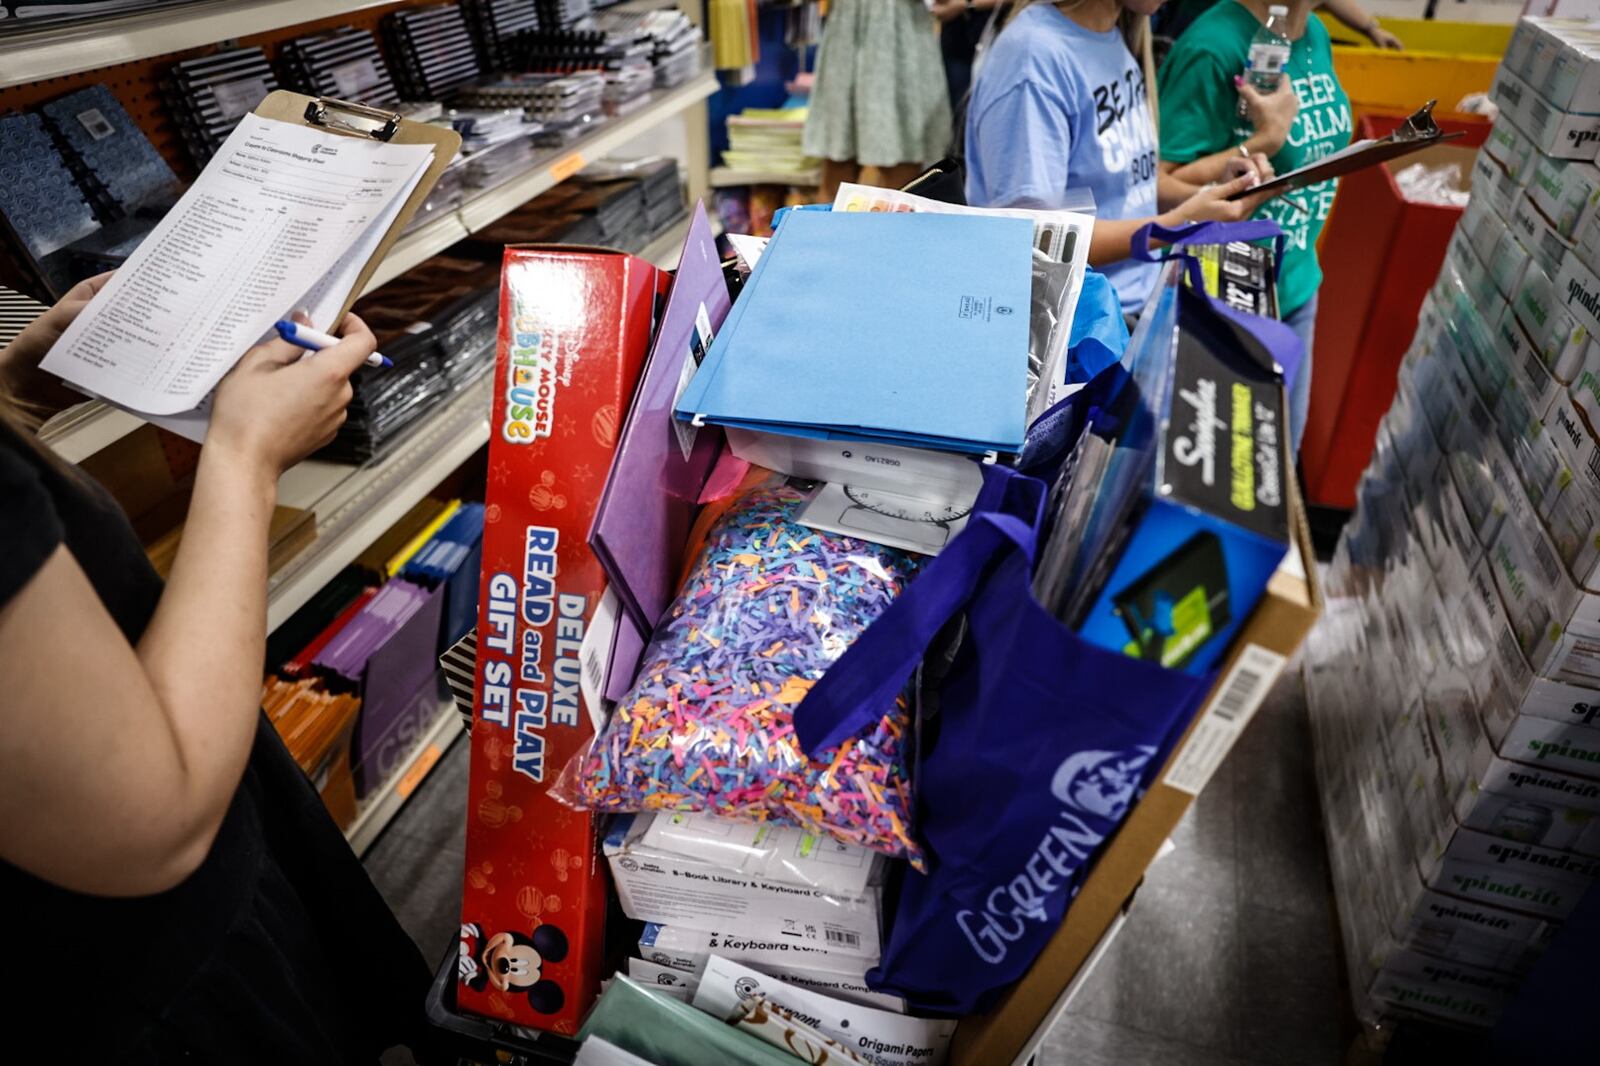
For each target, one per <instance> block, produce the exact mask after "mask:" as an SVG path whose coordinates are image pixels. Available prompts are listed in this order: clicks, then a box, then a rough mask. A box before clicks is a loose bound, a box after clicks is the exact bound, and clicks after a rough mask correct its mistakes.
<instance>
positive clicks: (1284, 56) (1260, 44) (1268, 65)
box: [1239, 4, 1291, 116]
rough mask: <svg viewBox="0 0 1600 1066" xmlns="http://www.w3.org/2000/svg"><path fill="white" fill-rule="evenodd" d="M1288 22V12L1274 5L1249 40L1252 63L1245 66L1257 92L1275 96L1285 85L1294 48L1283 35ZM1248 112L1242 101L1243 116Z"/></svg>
mask: <svg viewBox="0 0 1600 1066" xmlns="http://www.w3.org/2000/svg"><path fill="white" fill-rule="evenodd" d="M1288 22H1289V9H1288V8H1287V7H1283V6H1282V5H1280V4H1273V5H1272V6H1271V7H1269V8H1267V21H1266V24H1265V25H1263V26H1262V27H1261V28H1260V29H1259V30H1257V31H1256V35H1255V36H1254V37H1252V38H1250V59H1249V61H1248V62H1247V64H1246V66H1245V72H1244V76H1245V77H1246V78H1248V79H1250V84H1251V85H1252V86H1254V87H1255V89H1256V91H1257V92H1260V93H1270V92H1274V91H1275V90H1276V89H1277V88H1278V85H1279V84H1280V83H1281V82H1282V81H1283V68H1284V67H1286V66H1287V65H1288V64H1289V49H1290V47H1291V46H1290V42H1289V38H1288V36H1286V35H1285V34H1284V27H1285V26H1286V25H1287V24H1288ZM1248 111H1249V109H1248V108H1246V107H1245V103H1244V98H1243V97H1240V99H1239V114H1240V116H1244V115H1245V114H1247V113H1248Z"/></svg>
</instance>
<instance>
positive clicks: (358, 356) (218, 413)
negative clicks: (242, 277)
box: [201, 315, 378, 488]
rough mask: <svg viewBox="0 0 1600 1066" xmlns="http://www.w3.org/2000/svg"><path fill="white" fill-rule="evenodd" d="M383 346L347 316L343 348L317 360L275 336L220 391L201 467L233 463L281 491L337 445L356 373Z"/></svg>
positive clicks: (342, 327)
mask: <svg viewBox="0 0 1600 1066" xmlns="http://www.w3.org/2000/svg"><path fill="white" fill-rule="evenodd" d="M377 347H378V342H377V339H376V338H374V337H373V335H372V331H371V330H369V329H368V328H367V326H366V323H364V322H362V321H361V319H360V317H359V316H357V315H346V316H345V319H344V321H343V322H341V323H340V324H339V341H338V343H337V344H335V345H334V346H333V347H331V348H329V349H327V350H326V351H323V352H322V353H321V354H320V355H318V356H317V357H316V358H315V359H307V358H306V357H305V355H306V351H305V348H304V347H303V346H301V345H296V344H290V343H288V342H287V341H284V340H282V339H280V338H278V337H276V336H274V337H273V338H272V339H271V340H269V341H267V342H266V343H264V344H258V345H256V346H255V347H254V348H251V349H250V350H249V351H248V352H245V353H244V356H243V357H242V358H241V359H240V360H239V362H238V363H237V364H235V365H234V368H233V369H232V370H231V371H229V373H228V375H227V376H226V377H224V378H223V379H222V382H221V383H220V384H219V385H218V386H217V391H216V395H215V398H214V400H213V402H212V406H211V423H210V425H209V426H208V427H207V428H206V442H205V449H204V451H203V452H202V459H201V461H202V462H210V463H213V464H215V463H228V464H230V465H234V466H237V467H238V474H239V476H241V477H250V478H256V479H258V480H259V481H260V482H261V483H262V485H263V487H264V488H270V487H271V486H273V485H275V484H276V481H277V478H278V476H279V475H280V474H282V473H283V471H285V470H287V469H288V468H289V467H291V466H293V465H294V464H295V463H297V462H299V461H300V460H302V459H304V458H305V457H306V456H308V455H310V454H311V453H312V452H314V451H316V450H317V449H318V448H321V447H323V446H324V445H326V444H327V443H328V442H329V441H331V440H333V438H334V437H335V435H336V434H337V433H338V431H339V427H340V426H341V425H343V424H344V420H345V408H346V407H347V406H348V405H349V403H350V399H351V396H352V395H353V392H352V388H351V385H350V375H351V374H353V373H355V371H356V370H357V369H359V368H360V367H361V366H363V365H365V364H366V361H367V357H368V356H370V355H371V354H372V353H373V352H374V351H376V350H377ZM207 457H209V458H207Z"/></svg>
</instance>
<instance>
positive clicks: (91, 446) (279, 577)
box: [0, 0, 718, 853]
mask: <svg viewBox="0 0 1600 1066" xmlns="http://www.w3.org/2000/svg"><path fill="white" fill-rule="evenodd" d="M675 5H676V6H679V7H681V8H682V9H683V10H684V11H685V12H686V13H687V14H688V15H689V17H690V18H691V19H692V20H693V21H695V22H696V23H700V22H701V21H702V18H703V11H702V7H701V4H700V3H699V2H698V0H628V2H627V4H626V5H625V9H627V10H640V11H642V10H648V9H652V8H663V7H671V6H675ZM392 6H393V4H392V2H391V0H195V2H193V3H188V4H181V5H174V6H170V7H164V8H161V9H158V10H155V11H139V12H130V13H127V14H123V15H108V16H105V17H101V18H97V19H95V20H93V21H87V22H81V23H77V24H58V25H55V26H48V25H47V26H39V27H26V28H18V27H15V26H7V27H6V32H4V33H0V90H6V89H16V90H18V91H20V92H23V93H26V92H27V91H28V90H27V87H29V86H33V85H36V84H38V83H43V82H47V81H49V80H51V79H66V81H67V83H69V84H70V83H71V82H73V81H74V80H77V81H80V82H81V81H82V80H85V79H87V78H92V77H94V76H95V75H94V74H93V73H91V72H99V71H102V70H104V71H107V74H105V75H104V77H106V79H107V80H112V79H113V78H122V79H127V78H129V77H130V76H136V77H144V78H147V79H148V77H149V74H148V71H149V70H150V69H152V67H153V66H159V65H160V64H161V63H162V62H163V59H162V57H166V56H168V55H169V54H171V53H179V52H183V51H185V50H191V49H198V48H204V47H206V46H209V45H213V44H219V43H222V42H225V41H234V40H238V39H241V38H249V37H251V36H253V35H272V34H275V33H279V32H280V31H284V32H292V31H293V28H294V27H297V26H299V25H300V24H302V23H310V22H317V23H319V24H326V23H328V22H329V21H331V20H334V19H338V18H340V17H346V18H351V19H353V20H357V21H364V22H365V23H368V24H371V23H373V22H374V21H375V19H376V18H377V17H378V16H379V15H381V14H382V13H383V12H382V11H381V10H378V9H382V8H386V7H392ZM113 68H114V70H115V72H116V73H115V74H112V73H111V71H112V69H113ZM703 68H704V69H703V70H702V72H701V73H700V74H698V75H696V76H695V77H694V78H693V79H691V80H690V81H688V82H686V83H685V84H683V85H680V86H677V87H675V88H672V89H666V90H658V91H657V92H655V93H653V94H652V96H651V98H650V99H649V100H648V102H646V103H645V104H643V105H642V106H640V107H639V108H637V109H636V110H634V111H632V112H630V113H628V114H627V115H624V116H621V117H618V118H614V119H609V120H604V121H601V122H597V123H596V124H595V126H594V128H593V129H592V130H591V131H590V132H589V133H588V134H586V135H585V136H583V137H581V138H579V139H578V140H577V141H575V142H574V143H573V144H571V145H567V146H565V147H562V148H559V149H550V150H546V151H542V152H540V153H538V154H537V155H535V157H534V158H533V159H532V161H531V162H530V163H529V165H528V166H527V168H526V169H524V170H523V171H521V172H520V173H519V174H517V175H516V176H514V177H512V178H511V179H509V180H507V181H504V182H502V183H500V184H499V185H496V186H495V187H493V188H489V189H484V190H481V191H478V192H476V193H474V194H473V195H470V196H468V197H467V198H466V199H464V200H463V201H462V202H461V203H460V204H459V205H457V206H456V207H454V208H451V209H449V210H446V211H443V212H441V213H439V214H438V215H436V216H434V217H432V218H429V219H427V220H426V221H424V222H422V223H420V224H418V225H417V226H416V227H415V228H414V229H413V230H412V231H411V232H409V233H407V234H405V235H404V236H403V237H402V238H401V239H400V240H399V241H397V242H396V244H395V245H394V247H393V248H392V249H391V250H390V252H389V254H388V255H387V256H386V257H385V259H384V261H383V262H382V263H381V264H380V266H379V268H378V270H377V271H376V272H375V274H374V276H373V277H372V279H371V280H370V282H369V283H368V285H367V291H370V290H372V289H374V288H376V287H378V286H380V285H383V284H384V283H386V282H388V281H391V280H393V279H395V278H397V277H399V276H400V275H402V274H404V273H405V272H406V271H408V270H410V269H412V268H413V267H415V266H417V265H418V264H420V263H422V262H423V261H424V260H426V259H428V258H430V257H431V256H434V255H437V254H438V253H440V252H442V251H444V250H445V249H447V248H449V247H450V246H451V245H453V244H455V243H456V242H457V241H459V240H461V239H462V238H464V237H467V236H469V235H470V234H472V233H474V232H476V231H478V230H481V229H482V228H484V227H485V226H488V225H489V224H490V223H492V222H494V221H495V220H497V219H499V218H501V217H502V216H504V215H506V214H507V213H508V212H511V211H513V210H515V209H517V208H518V207H521V206H522V205H523V204H525V203H527V202H528V201H530V200H532V199H534V198H535V197H537V196H539V195H541V194H542V193H544V192H546V191H548V190H549V189H551V188H553V187H554V186H556V185H557V184H559V183H561V182H563V181H565V180H567V179H568V178H570V177H571V176H572V175H573V174H575V173H577V171H579V170H580V169H582V168H583V166H584V165H585V164H587V163H588V162H591V161H593V160H596V159H600V158H603V157H604V156H606V155H608V154H610V153H612V152H615V151H617V150H618V149H621V148H623V147H624V146H625V145H627V144H628V143H629V142H632V141H634V140H636V139H638V138H640V137H642V136H644V135H647V134H650V133H651V132H652V131H655V130H657V129H659V128H662V127H664V126H666V124H668V123H681V129H682V137H681V139H679V140H678V141H676V142H675V143H676V144H678V145H679V147H677V148H673V149H670V150H671V151H672V152H673V154H680V153H681V155H680V159H681V160H682V163H683V165H684V167H685V169H686V170H687V182H688V189H689V195H690V199H691V202H693V200H694V199H695V198H698V197H701V196H703V195H704V194H705V190H706V189H707V188H708V187H709V180H708V176H707V175H708V172H707V163H706V161H707V159H708V157H709V147H708V136H709V135H708V130H707V128H706V115H705V103H704V101H705V100H706V98H707V97H709V96H711V95H712V94H713V93H715V92H716V91H717V87H718V82H717V79H716V75H715V74H714V73H713V72H712V71H711V69H710V61H709V49H707V58H706V61H705V62H704V64H703ZM141 72H143V73H141ZM118 84H119V85H127V84H133V83H132V82H127V81H120V82H118ZM63 91H65V90H63ZM25 106H32V104H31V103H27V102H25ZM652 150H655V151H659V150H661V149H659V148H655V149H652ZM687 229H688V220H687V218H685V220H684V221H682V222H680V223H678V224H677V225H674V226H672V227H670V228H669V230H668V231H666V232H664V233H662V234H660V235H658V236H657V237H656V238H655V239H654V240H652V241H651V242H650V243H649V245H648V246H646V248H645V249H644V257H645V258H647V259H649V260H651V261H652V262H655V263H657V264H660V265H663V266H668V267H671V266H674V265H676V259H677V254H678V248H679V247H680V246H681V244H682V242H683V239H684V235H685V233H686V232H687ZM491 378H492V375H488V374H485V375H484V376H483V377H481V378H479V379H478V380H477V381H476V382H474V383H472V384H471V385H469V386H467V387H466V388H464V389H462V390H461V391H460V392H458V393H457V394H456V395H455V396H453V397H452V398H450V399H449V400H447V401H445V402H443V403H441V404H439V405H438V407H437V409H435V410H433V411H431V412H430V413H429V414H428V415H427V416H426V417H425V418H424V419H422V420H420V421H419V422H418V424H417V425H415V426H414V427H412V428H411V429H410V431H409V432H407V433H406V435H405V437H404V438H403V439H402V440H400V441H398V442H396V443H395V444H393V445H392V446H391V447H390V448H389V449H388V450H387V451H386V453H385V454H384V455H383V456H381V457H380V458H378V459H376V460H374V461H372V462H369V463H366V464H362V465H359V466H356V465H349V464H341V463H328V462H321V461H307V462H304V463H301V464H299V465H298V466H296V467H295V468H293V469H292V470H290V471H288V472H287V473H285V474H284V476H283V478H282V479H281V480H280V482H279V500H280V502H281V503H283V504H285V505H287V506H291V507H299V508H306V509H310V510H311V511H313V512H314V513H315V515H316V522H317V536H316V539H315V540H314V541H313V542H312V543H311V544H309V545H308V546H307V547H306V548H305V549H304V550H303V551H301V552H300V553H299V554H298V555H297V556H295V557H294V558H293V559H292V560H290V561H289V562H288V563H287V564H286V565H285V566H284V567H283V568H282V569H280V570H279V571H278V572H277V573H275V574H274V575H273V576H272V578H271V579H270V581H269V583H268V607H267V621H268V626H269V629H276V628H277V627H278V626H279V625H281V624H282V623H283V622H284V621H285V620H286V619H287V618H288V617H289V616H290V615H291V614H293V613H294V612H295V611H296V610H297V609H298V608H300V607H301V606H302V605H304V604H305V603H306V602H307V601H308V600H309V599H310V598H311V597H312V596H313V595H315V594H316V592H317V591H318V590H319V589H320V588H321V587H322V586H323V585H324V584H326V583H327V581H328V580H329V579H331V578H332V577H333V576H334V575H335V574H337V573H338V572H339V571H340V570H342V569H343V568H344V567H346V566H348V565H349V564H350V563H351V562H352V561H353V560H354V559H355V558H356V557H357V556H358V555H360V554H361V552H362V551H363V550H365V549H366V548H367V547H368V546H369V545H370V544H371V543H372V542H373V541H374V540H376V539H377V538H378V537H379V536H380V535H381V534H382V533H383V532H384V531H385V530H386V529H388V528H389V527H390V526H391V525H392V524H393V523H394V522H395V521H396V520H398V519H399V518H400V517H401V516H402V515H404V514H405V513H406V511H408V510H409V509H410V508H411V507H412V506H413V505H415V504H416V503H417V502H418V501H419V500H421V499H422V498H423V497H424V496H425V495H427V494H428V493H429V492H431V491H433V490H434V489H435V488H436V487H437V486H438V485H439V484H440V482H441V481H443V480H444V479H445V478H447V477H448V476H449V475H450V474H451V473H452V472H454V471H455V470H456V469H457V468H458V467H460V466H461V465H462V464H463V463H466V462H468V461H470V460H472V458H473V457H474V456H475V455H477V454H480V453H481V449H482V448H483V446H484V445H485V444H486V443H487V442H488V439H489V424H488V414H489V407H490V391H491ZM141 424H142V421H141V420H140V419H139V418H137V417H136V416H134V415H130V414H128V413H126V412H124V411H120V410H118V409H116V408H112V407H109V406H107V405H105V404H101V403H98V402H89V403H85V404H80V405H78V406H77V407H75V408H73V409H71V410H69V411H67V412H64V413H63V414H62V415H60V416H58V417H57V418H56V419H54V420H52V422H51V423H50V424H49V425H47V426H46V427H45V429H44V430H43V431H42V433H41V437H42V438H43V439H44V441H45V442H46V443H47V444H48V445H49V446H50V447H51V448H52V449H53V450H54V451H55V452H56V454H57V455H58V456H60V457H61V458H62V459H64V460H66V461H68V462H72V463H77V462H81V461H82V460H84V459H86V458H88V457H89V456H91V455H94V454H95V453H96V452H99V451H101V450H103V449H105V448H109V447H115V446H116V444H117V442H118V441H120V440H121V439H122V438H123V437H125V436H127V435H128V434H129V433H131V432H132V431H133V430H135V429H137V428H138V427H139V426H140V425H141ZM460 731H461V723H460V719H459V717H458V715H457V712H456V710H455V707H454V705H453V704H452V703H450V702H449V701H448V700H447V701H444V702H442V703H441V704H440V707H439V712H438V714H437V715H436V716H435V717H434V719H433V721H432V722H431V723H430V724H429V725H428V726H427V728H426V729H424V730H423V732H422V734H421V735H420V736H419V737H418V738H417V741H416V745H415V747H414V748H413V750H412V751H411V752H410V753H409V754H408V755H407V757H406V758H405V759H403V760H402V761H401V766H400V767H399V769H397V770H396V772H395V773H394V775H393V776H392V777H391V779H390V780H388V781H386V782H384V783H383V785H382V786H381V787H379V788H378V789H377V790H376V791H375V792H374V793H373V795H372V796H370V797H369V798H368V799H367V800H366V801H365V802H364V803H363V804H362V806H361V808H360V811H359V813H358V815H357V817H356V820H355V822H354V823H352V825H351V826H350V827H349V829H348V831H347V833H346V836H347V837H348V838H349V840H350V843H351V845H352V847H354V848H355V850H356V851H357V852H358V853H359V852H362V851H364V850H365V849H366V848H367V847H368V846H370V845H371V844H372V842H373V841H374V840H376V839H377V837H378V835H379V834H380V833H382V831H383V829H384V827H385V826H386V825H387V824H388V823H389V821H390V820H391V819H392V818H393V817H394V815H395V814H396V813H397V812H398V811H399V809H400V808H401V806H402V805H403V804H404V802H405V800H406V799H407V798H408V797H409V796H410V795H411V793H412V791H414V790H415V788H416V787H417V785H418V784H419V783H420V782H421V781H422V780H423V778H425V777H426V776H427V774H428V772H429V771H430V770H432V768H433V766H434V765H435V763H437V762H438V760H439V759H440V757H442V755H443V753H444V751H445V750H447V749H448V748H449V746H450V744H451V742H452V741H453V740H454V739H455V738H456V736H457V735H458V734H459V733H460Z"/></svg>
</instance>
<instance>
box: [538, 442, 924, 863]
mask: <svg viewBox="0 0 1600 1066" xmlns="http://www.w3.org/2000/svg"><path fill="white" fill-rule="evenodd" d="M808 498H809V493H808V492H807V491H805V490H804V489H802V488H798V487H795V486H792V485H790V484H789V483H788V482H787V481H786V480H785V479H784V478H782V477H781V476H779V475H775V474H767V473H766V472H759V473H758V474H756V476H753V477H751V478H749V479H747V481H746V483H745V485H744V487H743V489H742V491H741V492H740V493H739V494H738V495H737V496H736V497H734V498H732V499H731V500H730V501H728V504H727V506H726V507H725V508H724V509H722V510H721V511H720V513H717V514H715V515H714V516H713V517H712V519H711V521H710V524H709V527H705V526H703V527H702V528H706V534H705V539H704V543H703V544H702V545H700V546H699V547H698V550H697V551H696V550H695V548H694V546H691V556H692V558H693V559H694V562H693V563H692V564H691V565H690V566H689V568H688V570H687V571H686V573H685V576H684V579H683V581H682V582H681V584H680V587H679V592H678V596H677V598H676V599H675V600H674V601H673V604H672V606H671V607H670V608H669V609H668V611H667V613H666V615H665V617H663V618H662V619H661V621H660V622H659V623H658V624H657V626H656V630H655V633H654V635H653V636H652V638H651V641H650V645H649V647H648V648H647V649H646V651H645V655H644V658H643V660H642V661H641V664H640V667H639V672H638V675H637V678H636V679H635V681H634V685H633V688H632V689H631V690H630V691H629V693H628V695H627V696H626V697H625V698H624V699H622V700H621V701H619V702H618V704H617V707H616V710H615V711H614V712H613V713H612V715H611V718H610V720H609V721H608V722H607V724H606V726H605V728H604V729H603V730H601V732H600V733H599V734H598V735H597V736H596V737H595V740H594V743H593V744H592V745H591V747H590V749H589V751H588V752H587V753H586V754H585V755H584V756H582V757H581V758H579V759H575V760H573V762H572V763H571V764H569V765H568V766H567V768H566V770H565V771H564V773H563V775H562V780H561V782H560V783H559V784H558V786H557V789H556V793H557V795H559V796H561V797H562V798H564V799H566V800H568V801H569V802H572V803H574V804H575V805H577V806H579V807H583V808H586V809H590V810H604V811H702V812H706V813H708V814H714V815H719V816H722V817H728V818H735V819H741V820H746V821H768V820H770V821H773V822H777V823H780V824H788V825H796V826H799V827H801V828H803V829H806V830H808V831H810V832H813V833H817V834H825V835H827V836H830V837H833V838H835V839H837V840H842V841H844V842H846V843H850V844H859V845H861V846H863V847H867V848H871V849H873V850H875V851H880V852H883V853H885V854H889V855H896V856H904V857H907V858H910V859H912V860H913V861H915V862H920V860H921V854H920V850H919V849H918V847H917V845H916V843H915V842H914V841H913V839H912V837H911V832H910V813H911V785H910V778H909V771H908V765H907V764H908V755H909V751H908V749H909V738H910V732H911V730H910V715H909V713H908V710H907V702H906V700H905V698H904V697H902V698H901V699H900V700H898V701H896V704H895V706H894V707H893V708H891V709H890V710H889V711H888V712H887V713H886V714H884V715H883V716H882V717H881V718H880V719H878V720H877V721H876V722H875V723H873V725H872V726H871V727H869V728H868V729H866V730H863V731H862V732H861V733H859V734H857V735H856V736H854V737H852V738H850V739H848V740H846V741H844V742H843V743H841V744H840V745H839V746H838V747H837V748H834V749H832V750H830V751H826V752H823V753H821V754H820V755H819V756H818V757H817V758H815V759H811V758H808V757H807V756H806V754H805V753H804V752H803V751H801V749H800V745H799V743H798V741H796V739H795V735H794V724H793V718H792V715H793V711H794V708H795V706H796V705H797V704H798V703H799V702H800V701H801V700H802V699H803V698H804V697H805V694H806V692H807V691H808V690H809V689H810V688H811V686H812V685H813V684H814V683H815V682H816V681H817V679H818V678H820V677H821V676H822V675H823V673H824V672H825V671H826V670H827V669H828V667H829V666H830V665H831V664H832V663H833V662H834V661H835V660H837V659H838V658H839V656H840V655H842V654H844V651H845V649H846V648H848V647H849V646H850V644H851V642H852V641H854V640H855V638H856V637H857V636H858V635H859V634H860V633H861V632H862V630H864V629H865V628H866V627H867V625H868V624H869V623H870V622H871V621H872V620H873V619H874V618H876V617H878V615H879V614H881V613H882V612H883V610H884V608H886V607H887V606H888V605H889V603H890V601H892V600H893V599H894V597H895V596H897V595H898V594H899V592H900V590H901V588H902V587H903V586H904V584H905V582H906V581H907V580H908V579H909V578H910V577H911V576H912V575H913V574H914V573H915V571H916V569H917V566H918V557H917V556H914V555H911V554H908V553H906V552H903V551H899V550H897V549H894V548H887V547H884V546H882V545H878V544H872V543H868V542H867V541H862V540H856V539H854V538H850V537H842V536H838V535H835V534H831V533H823V532H821V531H819V530H814V529H811V528H809V527H807V526H803V525H801V524H800V522H799V519H798V515H799V513H800V511H801V509H802V508H803V507H804V506H805V504H806V502H807V500H808Z"/></svg>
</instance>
